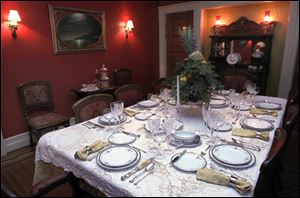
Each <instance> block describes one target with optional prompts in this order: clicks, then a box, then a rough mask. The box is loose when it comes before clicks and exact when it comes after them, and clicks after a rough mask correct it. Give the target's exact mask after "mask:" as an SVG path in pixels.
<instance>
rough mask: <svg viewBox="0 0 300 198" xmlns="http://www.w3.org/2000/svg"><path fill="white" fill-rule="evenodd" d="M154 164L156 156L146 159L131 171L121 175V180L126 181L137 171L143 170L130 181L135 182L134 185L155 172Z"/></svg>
mask: <svg viewBox="0 0 300 198" xmlns="http://www.w3.org/2000/svg"><path fill="white" fill-rule="evenodd" d="M154 166H155V163H154V158H150V159H148V160H146V161H144V162H143V163H142V164H141V165H139V166H137V167H135V168H134V169H133V170H131V171H130V172H128V173H126V174H125V175H123V176H122V177H121V180H122V181H125V180H126V179H128V178H129V177H131V176H132V175H134V174H135V173H136V172H138V171H142V172H140V173H139V174H137V175H136V176H135V177H134V178H132V179H131V180H130V181H129V182H130V183H134V185H137V184H138V183H139V182H140V181H142V180H143V179H144V178H145V177H147V176H148V175H150V174H151V173H152V172H153V169H154ZM143 175H144V177H141V176H143ZM139 178H140V179H139ZM137 179H139V180H137Z"/></svg>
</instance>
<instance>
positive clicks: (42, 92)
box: [18, 80, 69, 146]
mask: <svg viewBox="0 0 300 198" xmlns="http://www.w3.org/2000/svg"><path fill="white" fill-rule="evenodd" d="M18 95H19V98H20V101H21V105H22V108H23V112H24V115H25V119H26V121H27V124H28V126H29V132H30V133H29V135H30V145H31V146H32V145H33V144H34V143H33V135H35V136H37V138H40V137H41V136H42V135H43V134H44V132H46V131H51V130H56V129H57V128H58V127H59V126H69V118H68V117H66V116H64V115H61V114H59V113H56V112H55V108H54V103H53V98H52V90H51V84H50V82H48V81H42V80H39V81H30V82H25V83H23V84H20V85H19V86H18Z"/></svg>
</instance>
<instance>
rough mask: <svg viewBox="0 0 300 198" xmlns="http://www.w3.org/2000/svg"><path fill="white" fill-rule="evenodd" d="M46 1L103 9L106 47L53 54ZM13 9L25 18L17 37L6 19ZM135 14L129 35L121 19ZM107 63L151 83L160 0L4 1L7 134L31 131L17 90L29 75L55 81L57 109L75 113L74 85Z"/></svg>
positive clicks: (3, 90) (3, 92)
mask: <svg viewBox="0 0 300 198" xmlns="http://www.w3.org/2000/svg"><path fill="white" fill-rule="evenodd" d="M48 4H52V5H57V6H66V7H73V8H81V9H91V10H99V11H105V23H106V42H107V50H106V51H104V52H90V53H80V54H65V55H54V53H53V46H52V38H51V29H50V22H49V13H48ZM10 9H16V10H18V12H19V15H20V17H21V19H22V22H21V23H20V26H19V28H18V30H17V39H16V40H14V39H13V38H12V37H11V32H10V30H9V29H8V28H7V26H6V23H5V21H6V20H7V17H8V12H9V10H10ZM129 18H131V19H132V20H133V23H134V29H133V32H132V33H130V35H129V38H128V40H126V39H125V35H124V31H122V30H121V29H120V23H122V22H123V23H124V22H126V20H127V19H129ZM102 64H105V65H106V66H107V68H108V69H109V77H110V78H111V80H112V71H113V70H114V69H116V68H119V67H128V68H131V69H132V70H133V82H134V83H137V84H141V85H143V86H144V88H145V90H146V91H149V90H150V88H151V83H152V81H153V79H154V78H158V8H157V3H156V2H118V1H116V2H113V1H112V2H108V1H107V2H101V1H84V2H83V1H78V2H76V1H74V2H71V1H69V2H68V1H61V2H59V1H57V2H55V1H52V2H51V1H49V2H46V1H43V2H42V1H40V2H38V1H37V2H34V1H31V2H21V1H15V2H14V1H7V2H3V1H1V130H2V133H3V135H4V137H5V138H7V137H10V136H14V135H17V134H20V133H23V132H25V131H28V128H27V125H26V122H25V119H24V117H23V113H22V110H21V106H20V101H19V98H18V95H17V86H18V85H19V84H20V83H23V82H26V81H31V80H48V81H50V82H51V83H52V91H53V97H54V103H55V107H56V110H57V112H60V113H62V114H65V115H67V116H70V117H72V116H73V114H72V109H71V107H72V104H73V103H74V102H75V97H74V95H73V94H72V93H71V91H70V89H71V88H79V87H80V86H81V84H82V83H86V82H87V81H92V80H93V79H94V76H95V69H96V68H100V66H101V65H102Z"/></svg>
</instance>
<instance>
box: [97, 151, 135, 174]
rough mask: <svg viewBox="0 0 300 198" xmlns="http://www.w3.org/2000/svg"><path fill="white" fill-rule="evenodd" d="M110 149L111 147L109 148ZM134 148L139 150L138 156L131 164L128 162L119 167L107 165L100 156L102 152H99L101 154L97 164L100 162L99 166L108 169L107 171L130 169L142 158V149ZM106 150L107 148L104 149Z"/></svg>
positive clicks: (99, 155) (98, 156)
mask: <svg viewBox="0 0 300 198" xmlns="http://www.w3.org/2000/svg"><path fill="white" fill-rule="evenodd" d="M115 147H117V146H115ZM111 148H113V147H111ZM130 148H132V147H130ZM108 149H109V148H108ZM132 149H133V150H135V151H136V152H137V157H136V159H135V160H134V161H133V162H132V163H129V164H127V165H124V166H117V167H113V166H106V165H104V164H103V163H102V162H101V161H100V157H101V154H102V152H101V153H99V154H98V155H97V158H96V162H97V164H98V166H99V167H101V168H103V169H104V170H106V171H124V170H128V169H130V168H132V167H134V166H135V165H137V164H138V163H139V161H140V159H141V153H140V151H139V150H137V149H135V148H132ZM104 151H105V150H104ZM104 151H103V152H104Z"/></svg>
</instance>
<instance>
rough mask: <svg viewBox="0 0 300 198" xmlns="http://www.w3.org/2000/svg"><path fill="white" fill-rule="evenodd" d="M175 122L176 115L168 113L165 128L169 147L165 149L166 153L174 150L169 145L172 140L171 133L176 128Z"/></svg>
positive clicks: (164, 123)
mask: <svg viewBox="0 0 300 198" xmlns="http://www.w3.org/2000/svg"><path fill="white" fill-rule="evenodd" d="M174 123H175V117H174V116H172V115H166V117H165V119H164V122H163V130H165V132H166V136H167V148H165V149H164V152H165V153H166V154H170V153H172V151H173V150H172V149H171V147H170V146H169V144H170V141H171V134H172V131H173V128H174Z"/></svg>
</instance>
